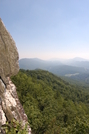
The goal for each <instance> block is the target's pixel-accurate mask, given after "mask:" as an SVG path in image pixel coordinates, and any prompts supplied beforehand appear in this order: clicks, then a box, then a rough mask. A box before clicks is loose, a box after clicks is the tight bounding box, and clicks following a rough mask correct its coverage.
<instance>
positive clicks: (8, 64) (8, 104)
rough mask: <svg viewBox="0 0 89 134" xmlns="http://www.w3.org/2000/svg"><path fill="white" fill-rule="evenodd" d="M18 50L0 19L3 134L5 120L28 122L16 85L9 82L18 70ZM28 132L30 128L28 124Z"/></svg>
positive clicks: (0, 84)
mask: <svg viewBox="0 0 89 134" xmlns="http://www.w3.org/2000/svg"><path fill="white" fill-rule="evenodd" d="M18 59H19V55H18V51H17V48H16V45H15V42H14V40H13V39H12V37H11V35H10V34H9V32H8V31H7V30H6V28H5V26H4V24H3V22H2V20H1V19H0V133H1V134H4V132H3V131H2V130H1V126H2V125H4V124H6V121H11V120H13V119H15V120H18V121H21V122H23V126H24V125H25V124H26V123H27V122H28V119H27V115H26V114H25V112H24V109H23V107H22V105H21V104H20V102H19V99H18V96H17V92H16V87H15V85H14V84H13V83H12V82H11V80H10V77H11V76H13V75H15V74H17V73H18V71H19V65H18ZM28 133H29V134H31V128H30V127H29V126H28Z"/></svg>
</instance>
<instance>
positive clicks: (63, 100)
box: [12, 70, 89, 134]
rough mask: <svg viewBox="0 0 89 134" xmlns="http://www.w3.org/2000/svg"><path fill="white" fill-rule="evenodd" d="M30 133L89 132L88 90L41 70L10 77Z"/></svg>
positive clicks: (63, 133)
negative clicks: (27, 121)
mask: <svg viewBox="0 0 89 134" xmlns="http://www.w3.org/2000/svg"><path fill="white" fill-rule="evenodd" d="M12 81H13V82H14V84H15V85H16V87H17V92H18V96H19V99H20V101H21V103H22V105H23V107H24V109H25V112H26V114H27V115H28V120H29V123H30V126H31V128H32V131H33V134H89V91H88V89H87V90H86V89H84V88H83V87H79V86H78V87H77V86H72V85H70V84H69V83H67V82H65V81H63V80H62V79H61V78H59V77H57V76H55V75H53V74H51V73H49V72H48V71H43V70H34V71H29V70H27V71H25V70H20V72H19V73H18V75H16V76H14V77H12Z"/></svg>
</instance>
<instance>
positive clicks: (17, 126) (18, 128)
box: [3, 120, 28, 134]
mask: <svg viewBox="0 0 89 134" xmlns="http://www.w3.org/2000/svg"><path fill="white" fill-rule="evenodd" d="M3 129H4V130H5V133H6V134H28V133H27V125H25V127H24V128H23V127H22V123H19V122H18V121H15V120H13V121H12V122H11V123H8V122H7V123H6V125H5V126H3Z"/></svg>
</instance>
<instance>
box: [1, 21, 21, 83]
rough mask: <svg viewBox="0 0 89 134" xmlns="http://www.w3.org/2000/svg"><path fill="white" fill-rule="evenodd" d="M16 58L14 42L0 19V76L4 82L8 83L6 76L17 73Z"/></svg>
mask: <svg viewBox="0 0 89 134" xmlns="http://www.w3.org/2000/svg"><path fill="white" fill-rule="evenodd" d="M18 59H19V55H18V51H17V48H16V45H15V42H14V40H13V38H12V37H11V35H10V34H9V32H8V31H7V30H6V28H5V26H4V24H3V22H2V20H1V19H0V76H1V78H2V80H3V81H4V83H5V84H8V80H7V77H8V76H9V77H10V76H13V75H15V74H17V73H18V71H19V65H18Z"/></svg>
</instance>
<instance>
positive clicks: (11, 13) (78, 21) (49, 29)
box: [0, 0, 89, 59]
mask: <svg viewBox="0 0 89 134" xmlns="http://www.w3.org/2000/svg"><path fill="white" fill-rule="evenodd" d="M0 17H1V19H2V20H3V22H4V24H5V26H6V28H7V30H8V31H9V32H10V34H11V35H12V37H13V39H14V40H15V42H16V46H17V48H18V51H19V56H20V58H23V57H26V58H27V57H28V58H34V57H38V58H40V59H50V58H73V57H82V58H86V59H89V0H0Z"/></svg>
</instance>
